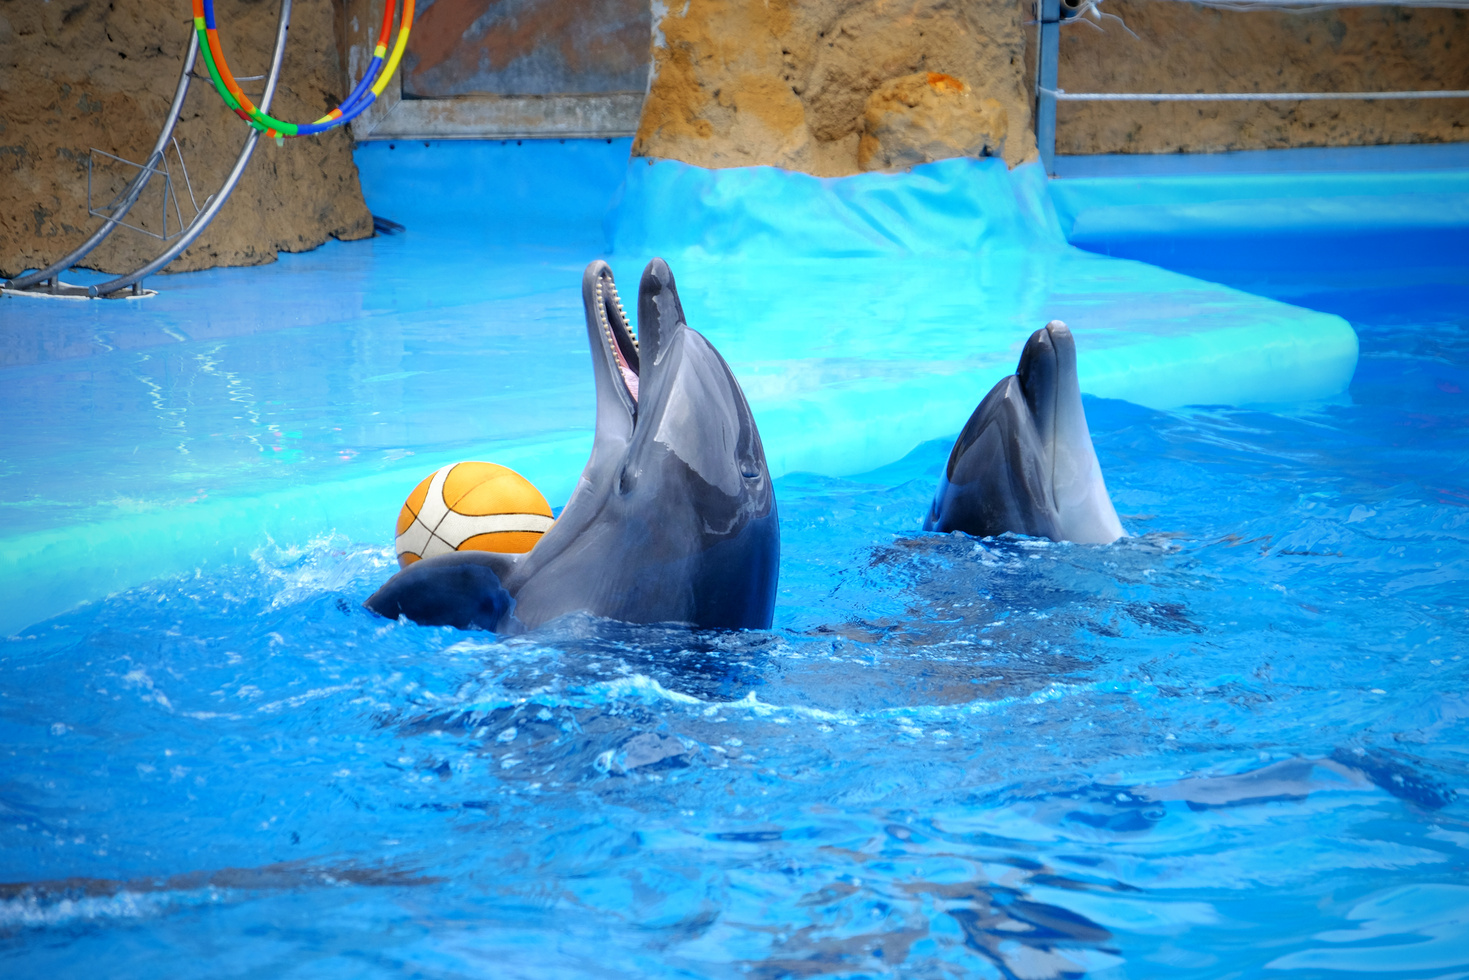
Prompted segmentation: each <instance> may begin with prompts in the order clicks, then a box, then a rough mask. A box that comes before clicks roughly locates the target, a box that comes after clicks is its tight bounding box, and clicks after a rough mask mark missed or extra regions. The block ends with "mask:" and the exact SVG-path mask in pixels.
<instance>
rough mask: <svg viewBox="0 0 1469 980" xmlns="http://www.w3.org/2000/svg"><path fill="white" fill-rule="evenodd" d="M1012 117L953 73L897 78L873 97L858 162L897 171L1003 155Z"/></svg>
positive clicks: (864, 121)
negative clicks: (979, 96)
mask: <svg viewBox="0 0 1469 980" xmlns="http://www.w3.org/2000/svg"><path fill="white" fill-rule="evenodd" d="M1008 128H1009V117H1008V115H1007V114H1006V112H1005V107H1004V106H1002V105H1000V103H999V102H998V101H997V100H995V99H980V98H976V97H975V96H974V93H973V92H972V91H971V90H970V88H969V86H968V85H966V84H964V82H963V81H961V80H960V79H957V78H955V77H954V76H952V75H945V74H942V73H940V72H918V73H916V74H913V75H904V76H902V77H901V78H894V79H892V80H891V81H887V82H884V83H883V84H882V85H880V86H878V88H877V90H876V91H875V92H873V93H872V94H871V95H869V96H868V97H867V108H866V110H865V111H864V112H863V114H862V139H861V141H860V142H859V143H858V145H857V165H858V166H859V167H861V168H862V169H863V170H894V169H898V168H900V167H912V166H915V165H917V164H920V163H932V162H933V161H934V160H947V159H949V158H950V157H961V156H962V157H995V156H997V157H1003V156H1004V155H1005V135H1006V131H1007V130H1008Z"/></svg>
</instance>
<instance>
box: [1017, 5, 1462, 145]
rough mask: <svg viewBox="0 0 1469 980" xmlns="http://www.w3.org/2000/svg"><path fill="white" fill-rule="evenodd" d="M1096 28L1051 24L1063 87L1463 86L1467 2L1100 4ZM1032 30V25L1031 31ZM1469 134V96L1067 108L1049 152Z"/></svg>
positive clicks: (1060, 109) (1443, 138) (1061, 109)
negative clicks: (1246, 6)
mask: <svg viewBox="0 0 1469 980" xmlns="http://www.w3.org/2000/svg"><path fill="white" fill-rule="evenodd" d="M1101 9H1102V10H1103V11H1105V12H1107V13H1110V14H1113V15H1115V16H1119V17H1121V18H1122V20H1123V21H1124V22H1125V23H1126V25H1127V28H1129V29H1130V30H1131V31H1132V32H1133V33H1134V34H1136V35H1137V36H1136V37H1133V36H1131V35H1129V34H1128V32H1127V30H1124V29H1123V27H1122V26H1121V25H1120V24H1119V23H1118V22H1117V21H1115V20H1109V19H1104V20H1103V21H1102V22H1101V25H1100V26H1101V27H1102V30H1095V29H1093V27H1090V26H1088V25H1086V24H1070V25H1067V26H1065V27H1063V28H1062V29H1061V57H1060V68H1059V84H1060V86H1061V87H1062V88H1064V89H1066V90H1068V91H1072V92H1332V91H1336V92H1345V91H1363V92H1367V91H1379V92H1381V91H1408V90H1420V89H1460V90H1464V89H1469V11H1465V10H1444V9H1432V8H1413V7H1359V8H1354V9H1340V8H1338V9H1335V10H1332V9H1317V10H1311V11H1308V12H1305V13H1291V12H1287V11H1281V10H1250V11H1231V10H1216V9H1213V8H1208V7H1201V6H1199V5H1197V4H1192V3H1160V2H1156V0H1106V2H1105V3H1104V4H1103V5H1102V7H1101ZM1032 32H1033V29H1032ZM1466 139H1469V100H1465V99H1418V100H1408V101H1388V100H1379V101H1373V102H1369V101H1336V100H1332V101H1321V102H1299V101H1297V102H1194V103H1187V102H1184V103H1178V102H1174V103H1149V102H1130V103H1077V102H1062V103H1060V104H1059V105H1058V106H1057V113H1056V152H1058V153H1170V152H1185V153H1208V152H1217V151H1220V150H1253V149H1270V148H1275V147H1288V146H1362V145H1373V144H1379V143H1438V142H1457V141H1463V140H1466Z"/></svg>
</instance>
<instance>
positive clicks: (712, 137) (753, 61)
mask: <svg viewBox="0 0 1469 980" xmlns="http://www.w3.org/2000/svg"><path fill="white" fill-rule="evenodd" d="M660 30H661V33H662V36H663V39H664V43H663V44H662V46H660V47H659V48H657V49H656V51H655V62H656V63H655V74H654V79H653V83H652V86H651V88H650V91H649V94H648V99H647V101H646V103H645V104H644V107H643V116H642V120H641V121H640V124H639V127H638V134H637V139H636V140H635V141H634V143H633V152H634V153H636V154H639V155H644V156H653V157H667V158H672V159H676V160H683V161H685V162H687V163H693V164H697V165H699V166H704V167H733V166H749V165H755V164H768V165H772V166H779V167H786V168H789V169H793V170H804V171H806V172H807V173H813V174H817V175H819V176H838V175H843V174H853V173H859V172H860V171H861V170H862V166H861V164H860V163H859V160H858V156H859V141H860V139H861V136H862V133H863V132H864V129H865V127H866V122H865V117H866V110H867V103H868V98H869V96H871V95H872V94H873V93H874V92H875V91H877V90H878V89H879V88H881V87H882V86H883V85H885V84H887V83H889V82H891V81H892V80H893V79H895V78H900V77H903V76H907V75H913V74H915V73H921V74H925V75H926V74H927V73H929V72H934V73H939V74H946V75H950V76H953V77H955V78H962V79H964V80H965V81H966V82H967V83H968V85H969V86H970V87H972V89H973V92H972V94H971V97H972V101H973V102H974V103H975V104H981V103H983V102H984V101H985V100H986V99H991V100H995V101H997V102H998V103H999V104H1000V106H1001V107H1003V109H1004V117H1005V118H1006V119H1008V121H1009V123H1010V127H1009V129H1008V130H1006V129H1005V128H1004V127H1003V126H1002V127H1001V129H1000V131H999V133H998V134H997V139H998V140H1003V143H1002V144H1001V143H999V142H997V143H996V144H995V145H994V146H993V147H992V150H991V152H997V153H1002V154H1003V155H1004V157H1005V160H1006V162H1008V163H1009V164H1010V165H1012V166H1013V165H1014V164H1016V163H1019V162H1020V161H1022V160H1024V159H1027V158H1028V157H1030V156H1033V154H1034V152H1035V139H1034V136H1033V135H1032V133H1031V127H1030V117H1031V109H1030V98H1029V95H1028V89H1027V83H1026V80H1025V78H1024V77H1023V72H1024V51H1025V35H1024V25H1023V24H1022V11H1021V9H1020V6H1019V5H1018V4H1016V3H1014V2H1010V0H971V2H960V0H768V2H767V0H688V2H687V3H680V4H670V5H669V10H668V13H667V14H666V15H665V16H664V17H663V20H662V23H661V25H660ZM914 135H915V138H916V137H918V136H921V134H919V133H916V132H915V134H914ZM946 155H952V154H946Z"/></svg>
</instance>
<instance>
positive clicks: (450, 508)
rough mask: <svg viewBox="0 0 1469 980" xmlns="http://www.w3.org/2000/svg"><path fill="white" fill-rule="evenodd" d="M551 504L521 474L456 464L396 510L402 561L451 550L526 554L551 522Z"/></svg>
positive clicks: (415, 491) (437, 474) (501, 468)
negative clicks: (397, 511) (399, 509)
mask: <svg viewBox="0 0 1469 980" xmlns="http://www.w3.org/2000/svg"><path fill="white" fill-rule="evenodd" d="M552 521H553V518H552V517H551V505H550V504H548V503H546V498H545V497H543V496H541V492H540V491H539V490H537V489H536V488H535V486H534V485H532V484H531V482H530V481H529V480H527V479H526V478H525V477H523V476H521V475H520V474H519V473H517V472H515V471H514V470H512V469H509V468H507V467H504V466H499V465H497V464H495V463H479V462H469V463H452V464H450V465H449V466H445V467H443V468H442V469H440V470H437V471H436V472H435V473H434V474H433V475H432V476H429V477H427V478H426V479H424V481H423V482H422V483H420V484H419V485H418V486H417V487H415V488H414V489H413V492H412V493H410V494H409V495H408V500H407V502H406V503H404V504H403V509H402V510H401V511H399V513H398V540H397V551H398V564H399V566H400V567H403V568H407V567H408V566H409V565H411V564H413V563H414V562H416V561H418V560H419V559H420V558H431V557H433V556H434V555H447V554H449V553H450V552H453V551H499V552H508V553H511V554H524V553H525V552H527V551H529V550H531V548H534V547H535V544H536V542H537V541H539V540H540V539H541V535H543V534H545V533H546V531H547V530H548V529H549V528H550V527H551V523H552Z"/></svg>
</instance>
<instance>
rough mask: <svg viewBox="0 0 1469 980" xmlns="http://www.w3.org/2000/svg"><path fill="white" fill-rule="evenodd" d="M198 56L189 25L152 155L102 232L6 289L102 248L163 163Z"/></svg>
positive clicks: (196, 35) (27, 283) (62, 269)
mask: <svg viewBox="0 0 1469 980" xmlns="http://www.w3.org/2000/svg"><path fill="white" fill-rule="evenodd" d="M198 55H199V33H198V32H197V31H195V30H193V28H192V25H191V26H190V30H189V52H188V54H186V55H184V67H183V70H182V71H180V72H179V84H178V87H177V88H176V89H174V93H173V103H172V104H171V105H170V106H169V107H168V118H167V119H165V120H164V122H163V130H162V131H161V132H159V134H158V141H157V142H156V143H154V144H153V152H152V153H150V154H148V162H147V163H145V164H144V165H143V169H142V171H140V172H139V173H138V176H136V177H134V178H133V181H132V183H131V184H129V185H128V187H127V188H126V189H125V190H124V191H123V195H122V200H121V201H120V202H119V203H118V206H117V208H116V210H114V211H113V212H112V215H111V216H110V217H108V218H107V219H106V220H105V221H103V222H102V227H101V228H98V229H97V230H96V231H94V232H92V235H91V237H89V238H88V239H87V240H86V241H85V242H83V243H82V244H80V245H78V246H77V247H76V248H75V249H73V250H72V251H70V252H68V253H67V254H66V256H65V257H64V258H60V259H57V260H56V261H55V262H52V263H51V264H50V265H48V266H46V268H44V269H41V270H40V271H38V272H31V273H27V274H26V275H23V276H17V277H16V278H15V279H12V280H11V281H10V283H9V284H8V285H9V288H11V289H25V288H27V287H29V286H33V285H35V284H36V283H38V282H43V281H44V280H46V279H50V278H52V277H54V276H57V275H59V274H61V273H62V272H65V271H66V270H67V269H70V268H71V267H72V266H74V265H76V264H77V263H78V262H80V261H81V260H82V259H83V258H85V257H86V256H87V255H88V254H90V253H91V251H92V249H94V248H96V247H97V246H98V245H100V244H102V239H104V238H106V237H107V236H108V235H110V234H112V231H113V229H114V228H116V227H117V226H118V224H120V223H121V222H122V219H123V218H126V217H127V214H128V211H129V210H131V208H132V206H133V205H134V204H135V203H137V200H138V195H140V194H142V193H143V188H144V186H146V185H147V183H148V180H149V179H150V178H151V177H152V176H153V172H154V169H155V168H156V167H157V166H158V163H159V161H161V160H162V159H163V149H164V146H165V145H166V144H167V143H168V139H169V137H170V136H172V135H173V129H174V126H176V125H177V124H178V121H179V113H180V112H182V111H183V108H184V96H185V95H187V94H188V92H189V72H190V71H191V70H192V69H193V67H194V59H195V58H196V57H198ZM88 179H90V174H89V175H88ZM52 285H53V286H54V285H55V284H54V283H53V284H52Z"/></svg>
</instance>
